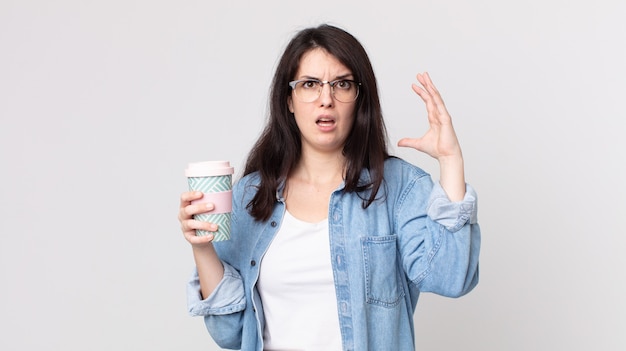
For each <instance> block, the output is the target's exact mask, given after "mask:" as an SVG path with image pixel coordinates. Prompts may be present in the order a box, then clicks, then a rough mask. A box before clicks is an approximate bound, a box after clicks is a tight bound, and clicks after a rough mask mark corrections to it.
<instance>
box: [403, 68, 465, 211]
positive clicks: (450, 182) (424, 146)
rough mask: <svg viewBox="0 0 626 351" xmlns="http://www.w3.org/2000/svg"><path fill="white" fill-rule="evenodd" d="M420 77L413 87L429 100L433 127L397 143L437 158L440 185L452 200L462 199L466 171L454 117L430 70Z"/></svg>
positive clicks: (427, 109) (429, 119)
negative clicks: (419, 136)
mask: <svg viewBox="0 0 626 351" xmlns="http://www.w3.org/2000/svg"><path fill="white" fill-rule="evenodd" d="M417 81H418V82H419V83H420V85H421V86H418V85H417V84H413V86H412V88H413V91H415V93H416V94H417V95H419V97H420V98H422V100H423V101H424V103H425V104H426V111H427V112H428V123H429V125H430V127H429V129H428V131H427V132H426V133H425V134H424V135H423V136H422V137H421V138H403V139H401V140H400V141H398V146H402V147H411V148H414V149H416V150H418V151H421V152H424V153H426V154H428V155H430V156H432V157H434V158H436V159H437V160H438V161H439V165H440V167H441V174H440V183H441V186H442V187H443V188H444V190H445V191H446V193H447V194H448V197H449V198H450V200H452V201H460V200H461V199H463V196H464V195H465V175H464V170H463V155H462V153H461V145H460V144H459V141H458V139H457V136H456V133H455V132H454V128H453V127H452V118H451V117H450V114H449V113H448V110H447V109H446V106H445V104H444V103H443V99H442V98H441V94H439V91H438V90H437V88H436V87H435V85H434V84H433V82H432V80H431V79H430V76H429V75H428V73H419V74H418V75H417Z"/></svg>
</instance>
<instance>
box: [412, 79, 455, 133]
mask: <svg viewBox="0 0 626 351" xmlns="http://www.w3.org/2000/svg"><path fill="white" fill-rule="evenodd" d="M416 77H417V81H418V82H419V83H420V85H421V86H418V85H417V84H413V85H412V88H413V91H415V93H417V94H418V95H419V96H420V97H421V98H422V100H423V101H424V103H425V104H426V110H427V112H428V120H429V122H431V123H434V124H447V123H450V121H451V118H450V114H449V113H448V110H447V109H446V106H445V103H444V102H443V98H442V97H441V94H440V93H439V90H437V88H436V87H435V84H434V83H433V81H432V79H431V78H430V75H429V74H428V72H424V73H418V74H417V76H416Z"/></svg>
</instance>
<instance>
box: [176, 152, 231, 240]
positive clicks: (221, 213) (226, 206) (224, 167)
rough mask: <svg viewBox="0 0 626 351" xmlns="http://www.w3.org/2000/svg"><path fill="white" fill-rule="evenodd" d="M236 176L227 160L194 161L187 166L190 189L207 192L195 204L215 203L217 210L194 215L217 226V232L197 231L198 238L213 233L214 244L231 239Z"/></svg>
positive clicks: (186, 173)
mask: <svg viewBox="0 0 626 351" xmlns="http://www.w3.org/2000/svg"><path fill="white" fill-rule="evenodd" d="M233 173H234V169H233V167H231V166H230V163H229V162H228V161H205V162H193V163H189V164H188V165H187V168H186V169H185V176H187V181H188V183H189V190H190V191H201V192H202V193H204V196H203V197H202V198H201V199H199V200H195V201H193V202H192V203H194V204H195V203H206V202H212V203H213V204H215V209H214V210H212V211H210V212H207V213H200V214H197V215H194V218H195V219H196V220H199V221H203V222H211V223H215V224H217V228H218V229H217V231H216V232H208V231H204V230H196V235H198V236H205V235H208V234H213V235H214V238H213V241H224V240H229V239H230V218H231V212H232V203H233V193H232V186H233V180H232V177H233Z"/></svg>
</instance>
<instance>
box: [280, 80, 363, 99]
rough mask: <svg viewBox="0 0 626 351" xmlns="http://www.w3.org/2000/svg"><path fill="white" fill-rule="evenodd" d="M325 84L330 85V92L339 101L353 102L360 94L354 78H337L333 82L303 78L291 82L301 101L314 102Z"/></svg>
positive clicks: (358, 84) (290, 84)
mask: <svg viewBox="0 0 626 351" xmlns="http://www.w3.org/2000/svg"><path fill="white" fill-rule="evenodd" d="M324 84H328V85H330V92H331V94H332V95H333V97H334V98H335V99H337V101H341V102H352V101H354V100H356V98H357V97H358V96H359V86H360V85H361V83H357V82H355V81H353V80H347V79H337V80H333V81H332V82H328V81H321V80H318V79H303V80H294V81H293V82H289V86H290V87H291V89H293V92H294V93H295V95H296V97H297V98H298V100H300V101H301V102H313V101H315V100H317V99H318V98H319V97H320V95H321V94H322V89H323V88H324Z"/></svg>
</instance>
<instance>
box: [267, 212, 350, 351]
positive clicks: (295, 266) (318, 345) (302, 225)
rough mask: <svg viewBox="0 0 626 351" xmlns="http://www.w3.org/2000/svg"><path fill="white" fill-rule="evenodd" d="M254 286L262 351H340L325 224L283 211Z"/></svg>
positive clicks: (337, 318)
mask: <svg viewBox="0 0 626 351" xmlns="http://www.w3.org/2000/svg"><path fill="white" fill-rule="evenodd" d="M257 287H258V291H259V294H260V295H261V300H262V301H263V310H264V312H265V330H264V331H263V340H264V350H268V351H269V350H271V351H279V350H280V351H286V350H290V351H291V350H299V351H300V350H302V351H308V350H311V351H313V350H315V351H319V350H325V351H333V350H341V332H340V329H339V314H338V311H337V297H336V295H335V285H334V280H333V272H332V266H331V258H330V244H329V239H328V220H327V219H326V220H323V221H321V222H319V223H308V222H303V221H301V220H299V219H297V218H295V217H293V216H292V215H291V214H290V213H289V212H286V213H285V218H284V220H283V223H282V225H281V227H280V229H279V230H278V233H277V234H276V237H275V238H274V240H273V241H272V244H271V245H270V247H269V249H268V250H267V252H266V253H265V256H264V257H263V260H262V262H261V267H260V272H259V281H258V285H257Z"/></svg>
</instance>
